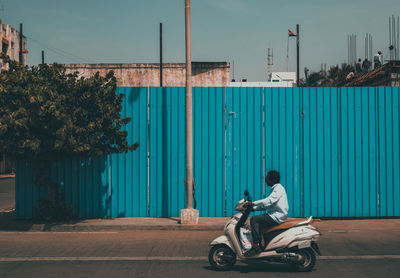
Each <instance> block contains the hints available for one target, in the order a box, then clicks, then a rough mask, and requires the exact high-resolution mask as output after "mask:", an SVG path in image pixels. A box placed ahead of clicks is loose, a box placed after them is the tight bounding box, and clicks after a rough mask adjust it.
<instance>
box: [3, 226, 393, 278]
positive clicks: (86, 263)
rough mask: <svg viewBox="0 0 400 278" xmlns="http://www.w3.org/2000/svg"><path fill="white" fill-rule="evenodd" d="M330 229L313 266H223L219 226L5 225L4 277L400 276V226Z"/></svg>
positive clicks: (263, 264)
mask: <svg viewBox="0 0 400 278" xmlns="http://www.w3.org/2000/svg"><path fill="white" fill-rule="evenodd" d="M322 232H323V237H322V238H321V239H320V242H319V243H320V248H321V251H322V252H323V257H320V258H319V260H318V262H317V265H316V267H315V269H314V271H312V272H310V273H295V272H293V271H292V269H291V268H290V267H288V266H286V265H282V264H268V263H260V262H259V263H252V264H249V265H248V264H245V263H241V262H238V263H237V265H236V266H235V268H234V269H233V270H231V271H229V272H216V271H214V270H212V269H211V268H210V267H209V264H208V261H207V258H206V257H207V255H208V251H209V246H208V243H209V242H210V241H211V240H212V239H213V238H214V237H216V236H218V235H219V234H220V232H215V231H212V232H211V231H210V232H207V231H154V230H153V231H115V232H0V277H190V278H194V277H385V278H386V277H400V269H399V267H398V264H399V263H400V227H393V228H391V229H387V230H379V229H375V230H374V229H373V230H368V231H363V230H348V231H346V230H337V231H333V230H332V231H322ZM339 256H340V257H339ZM343 256H344V257H343ZM371 256H372V257H371Z"/></svg>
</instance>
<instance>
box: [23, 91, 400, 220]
mask: <svg viewBox="0 0 400 278" xmlns="http://www.w3.org/2000/svg"><path fill="white" fill-rule="evenodd" d="M118 93H120V94H124V95H125V96H126V97H125V99H124V103H123V111H122V115H123V116H124V117H125V116H126V117H131V119H132V121H131V122H130V123H129V124H128V125H127V126H126V129H127V131H128V134H129V137H128V140H129V142H130V143H134V142H139V143H140V147H139V148H138V149H137V150H136V151H134V152H131V153H127V154H113V155H109V156H104V157H93V158H87V159H79V158H73V159H65V160H60V161H55V162H54V163H53V166H52V179H53V181H55V182H57V183H58V184H59V185H60V194H62V195H65V200H66V202H67V203H69V204H72V205H73V207H74V212H75V214H77V215H79V216H80V217H83V218H97V217H136V216H142V217H144V216H153V217H170V216H179V212H180V209H182V208H184V206H185V188H184V178H185V154H186V144H185V88H124V87H121V88H118ZM399 93H400V92H399V88H398V87H393V88H231V87H227V88H207V87H203V88H194V91H193V123H194V134H193V141H194V178H195V196H196V202H197V208H198V209H199V211H200V215H201V216H230V215H232V214H233V213H234V206H235V204H236V202H237V201H238V200H239V199H240V198H242V194H243V191H244V190H245V189H248V190H249V191H250V193H251V194H252V196H253V197H254V198H255V199H259V198H263V197H265V196H266V195H268V194H269V192H270V190H269V188H268V187H266V186H265V184H264V176H265V173H266V172H268V170H270V169H276V170H279V171H280V172H281V176H282V178H281V179H282V184H283V185H284V186H285V188H286V190H287V194H288V200H289V207H290V211H289V215H290V216H294V217H300V216H308V215H313V216H316V217H390V216H400V180H399V179H400V177H399V172H400V150H399V148H400V138H399V136H400V134H399V131H400V121H399V104H400V100H399ZM34 180H35V177H34V173H33V172H32V167H31V165H30V164H29V162H24V161H19V162H18V164H17V178H16V213H17V216H18V217H19V218H31V217H32V216H33V215H34V214H35V208H36V207H37V202H38V200H39V199H40V198H41V197H44V196H46V189H45V188H38V187H37V186H36V185H34Z"/></svg>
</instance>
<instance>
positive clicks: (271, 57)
mask: <svg viewBox="0 0 400 278" xmlns="http://www.w3.org/2000/svg"><path fill="white" fill-rule="evenodd" d="M273 66H274V49H273V48H268V56H267V81H271V75H272V69H273Z"/></svg>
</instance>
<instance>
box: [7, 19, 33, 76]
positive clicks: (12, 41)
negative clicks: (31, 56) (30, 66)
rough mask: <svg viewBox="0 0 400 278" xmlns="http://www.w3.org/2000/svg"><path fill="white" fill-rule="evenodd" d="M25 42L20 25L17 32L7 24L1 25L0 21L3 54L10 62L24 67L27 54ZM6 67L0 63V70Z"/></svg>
mask: <svg viewBox="0 0 400 278" xmlns="http://www.w3.org/2000/svg"><path fill="white" fill-rule="evenodd" d="M26 42H27V41H26V37H25V36H24V35H23V33H22V24H20V30H19V31H18V30H16V29H15V28H13V27H12V26H11V25H9V24H2V21H1V19H0V45H1V52H2V53H3V54H6V55H7V56H8V57H10V59H11V60H14V61H17V62H19V63H20V64H22V65H26V64H27V59H26V58H27V57H26V56H27V53H28V51H27V50H26ZM6 66H7V65H3V63H1V66H0V69H4V68H5V67H6Z"/></svg>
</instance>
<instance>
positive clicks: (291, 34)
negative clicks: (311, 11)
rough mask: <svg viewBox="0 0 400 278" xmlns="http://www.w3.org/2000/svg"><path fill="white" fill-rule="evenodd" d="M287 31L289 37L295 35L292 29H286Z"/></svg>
mask: <svg viewBox="0 0 400 278" xmlns="http://www.w3.org/2000/svg"><path fill="white" fill-rule="evenodd" d="M288 31H289V37H296V34H295V33H294V32H293V31H292V30H290V29H289V30H288Z"/></svg>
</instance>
